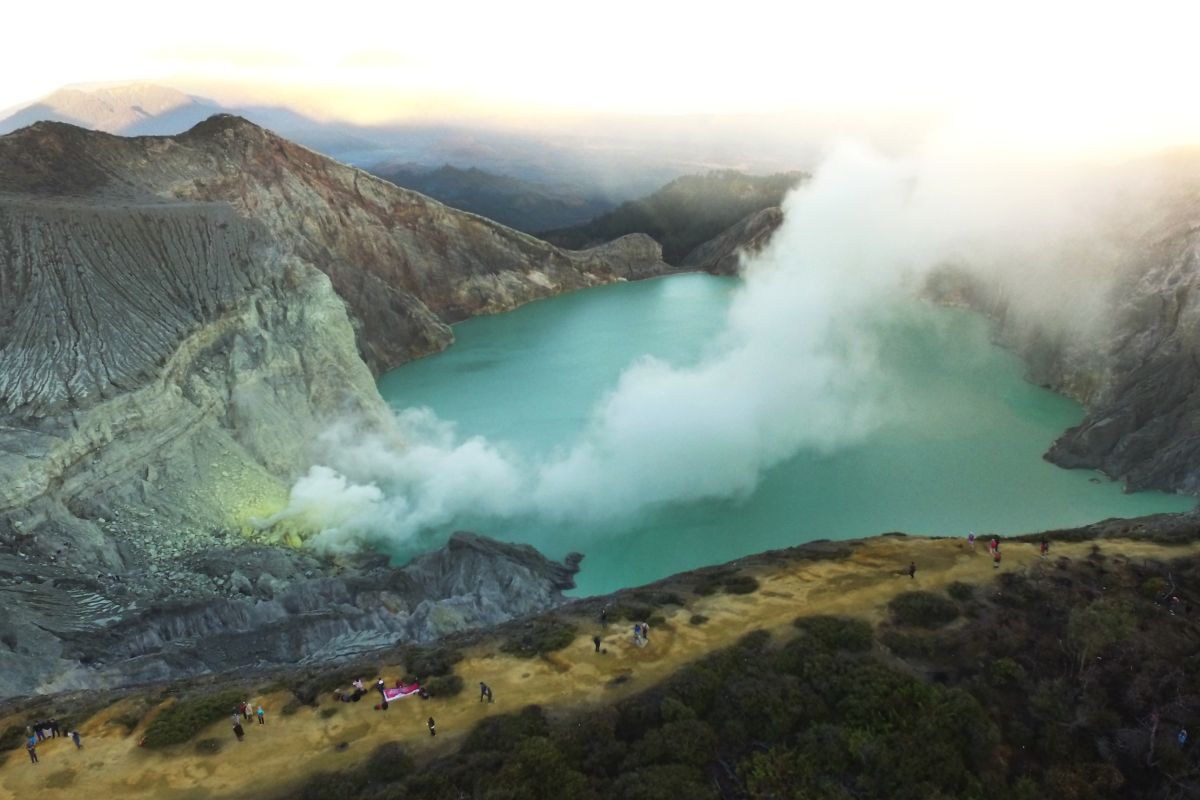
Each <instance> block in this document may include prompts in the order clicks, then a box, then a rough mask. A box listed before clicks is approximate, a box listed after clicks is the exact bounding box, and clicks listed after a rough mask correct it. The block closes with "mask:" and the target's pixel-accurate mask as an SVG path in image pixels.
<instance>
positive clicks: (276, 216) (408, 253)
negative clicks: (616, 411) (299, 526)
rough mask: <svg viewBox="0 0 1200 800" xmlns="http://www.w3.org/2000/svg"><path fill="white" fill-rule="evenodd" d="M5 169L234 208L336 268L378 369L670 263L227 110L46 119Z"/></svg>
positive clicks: (8, 155)
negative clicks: (500, 216) (321, 148)
mask: <svg viewBox="0 0 1200 800" xmlns="http://www.w3.org/2000/svg"><path fill="white" fill-rule="evenodd" d="M0 165H3V166H2V167H0V170H3V171H2V172H0V174H2V175H3V176H4V180H2V181H0V188H6V189H8V190H13V189H16V190H19V191H23V192H28V193H39V194H42V193H49V194H57V195H61V194H64V193H71V194H79V193H83V194H87V195H89V196H103V197H105V198H108V200H109V202H113V201H115V200H116V199H117V198H141V197H145V196H151V197H154V198H157V199H168V200H183V201H190V202H197V201H198V202H217V203H227V204H229V205H230V206H232V207H233V208H234V209H235V210H236V211H237V213H238V214H239V215H241V216H245V217H249V218H252V219H253V220H254V221H255V222H257V223H259V224H260V225H262V226H263V228H264V229H265V230H266V232H267V234H268V236H269V237H270V238H271V240H272V241H273V242H274V243H275V245H276V246H278V247H280V248H282V249H285V250H286V251H288V252H289V253H290V254H292V255H294V256H296V257H297V258H299V259H300V260H302V261H304V262H305V263H308V264H311V265H312V266H314V267H316V268H318V269H320V270H321V271H322V272H324V273H325V274H327V275H328V276H329V278H330V280H331V281H332V283H333V288H334V290H335V291H336V292H337V294H338V295H339V296H340V297H341V298H342V299H343V300H345V301H346V304H347V306H348V308H349V310H350V316H351V319H352V320H353V321H354V323H355V327H356V329H357V330H358V333H359V346H360V350H361V352H362V354H363V357H364V359H365V360H366V361H367V363H368V365H369V366H371V368H372V369H373V370H375V371H376V372H379V371H382V370H384V369H387V368H389V367H393V366H396V365H397V364H400V363H403V362H405V361H408V360H410V359H412V358H415V357H417V356H421V355H426V354H428V353H431V352H436V351H437V350H440V349H442V348H444V347H446V346H447V345H448V344H449V343H450V342H451V341H452V340H453V336H452V334H451V332H450V329H449V327H448V325H449V323H453V322H456V321H459V320H462V319H466V318H468V317H471V316H475V315H478V314H487V313H496V312H499V311H506V310H509V309H512V308H515V307H516V306H518V305H521V304H522V303H525V302H528V301H530V300H534V299H537V298H540V297H548V296H551V295H553V294H557V293H560V292H563V291H569V290H572V289H578V288H583V287H586V286H591V285H596V284H601V283H608V282H611V281H615V280H622V279H638V278H645V277H650V276H652V275H659V274H663V273H665V272H668V271H670V270H671V268H670V267H669V266H668V265H667V264H665V263H663V261H662V258H661V255H662V254H661V248H660V247H659V246H658V244H657V243H655V242H654V240H652V239H650V238H649V237H648V236H643V235H633V236H627V237H624V238H622V239H619V240H617V241H615V242H611V243H609V244H606V245H603V246H601V247H597V248H593V249H591V250H585V251H580V252H571V251H565V250H561V249H559V248H557V247H553V246H552V245H549V244H547V243H545V242H543V241H541V240H539V239H535V238H533V237H532V236H528V235H526V234H523V233H519V232H517V231H514V230H512V229H510V228H506V227H504V226H503V225H500V224H498V223H495V222H492V221H490V220H486V219H484V218H482V217H477V216H475V215H473V214H468V213H465V212H461V211H456V210H454V209H451V208H448V207H446V206H444V205H442V204H441V203H438V202H436V201H434V200H431V199H429V198H427V197H425V196H423V195H420V194H417V193H416V192H412V191H409V190H406V189H401V188H398V187H396V186H394V185H392V184H390V183H388V182H387V181H384V180H382V179H380V178H376V177H374V176H372V175H370V174H368V173H366V172H363V171H362V170H358V169H354V168H352V167H348V166H345V165H343V164H339V163H337V162H335V161H332V160H331V159H329V158H326V157H325V156H322V155H320V154H318V153H314V152H313V151H311V150H308V149H306V148H304V147H301V146H299V145H296V144H293V143H291V142H289V141H287V140H285V139H281V138H280V137H278V136H275V135H274V134H272V133H270V132H269V131H266V130H264V129H262V128H259V127H258V126H256V125H253V124H251V123H249V122H247V121H246V120H244V119H241V118H240V117H234V116H229V115H218V116H215V117H212V118H211V119H209V120H207V121H205V122H203V123H201V124H199V125H197V126H196V127H194V128H192V129H191V130H190V131H188V132H187V133H184V134H181V135H179V136H174V137H142V138H137V139H123V138H120V137H116V136H108V135H106V134H100V133H95V132H90V131H83V130H81V129H79V128H74V127H72V126H69V125H63V124H59V123H39V124H38V125H34V126H31V127H29V128H26V129H23V130H21V131H17V132H15V133H13V134H11V135H10V136H7V137H2V138H0ZM6 184H7V186H5V185H6Z"/></svg>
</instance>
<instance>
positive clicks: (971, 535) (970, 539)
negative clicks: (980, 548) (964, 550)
mask: <svg viewBox="0 0 1200 800" xmlns="http://www.w3.org/2000/svg"><path fill="white" fill-rule="evenodd" d="M967 547H969V548H971V552H972V553H974V552H975V531H970V532H968V533H967Z"/></svg>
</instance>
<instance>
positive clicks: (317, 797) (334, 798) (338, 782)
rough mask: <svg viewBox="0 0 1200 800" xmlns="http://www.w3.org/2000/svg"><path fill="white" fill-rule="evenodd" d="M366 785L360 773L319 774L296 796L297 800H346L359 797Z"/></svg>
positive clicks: (308, 781)
mask: <svg viewBox="0 0 1200 800" xmlns="http://www.w3.org/2000/svg"><path fill="white" fill-rule="evenodd" d="M365 783H366V779H365V776H364V775H363V774H362V773H361V772H359V771H353V772H352V771H346V772H318V773H317V774H316V775H313V776H312V777H311V778H309V779H308V780H307V781H305V782H304V786H302V787H301V789H300V794H299V795H296V797H297V800H346V799H347V798H351V797H357V796H358V794H359V792H361V791H362V789H363V786H364V784H365Z"/></svg>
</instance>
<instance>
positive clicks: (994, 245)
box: [267, 146, 1117, 550]
mask: <svg viewBox="0 0 1200 800" xmlns="http://www.w3.org/2000/svg"><path fill="white" fill-rule="evenodd" d="M930 152H931V153H934V152H935V153H936V157H934V156H933V155H929V156H927V157H924V158H916V159H912V160H895V159H887V158H884V157H881V156H879V155H876V154H874V153H871V152H869V151H866V150H864V149H861V148H857V147H852V146H851V147H843V148H841V149H839V150H837V151H836V152H834V153H833V154H832V155H831V156H830V157H829V158H828V159H827V160H826V161H825V162H824V163H823V164H822V165H821V166H820V168H819V169H817V170H816V172H815V174H814V176H813V178H812V179H811V180H810V181H808V182H807V183H806V184H804V185H803V186H802V187H800V188H799V189H797V190H795V191H794V192H793V193H792V194H791V195H790V196H789V197H788V198H787V200H786V202H785V207H784V212H785V217H784V223H783V225H782V227H781V228H780V229H779V230H778V231H777V232H776V233H775V235H774V237H773V239H772V241H771V243H770V245H769V246H768V247H767V248H766V249H765V250H764V251H763V252H762V253H761V254H760V255H759V256H758V257H756V258H754V259H753V260H751V261H750V262H749V263H747V264H745V265H744V275H745V281H744V284H743V286H742V287H741V288H740V290H739V291H738V292H737V294H736V296H735V298H734V301H733V303H732V306H731V308H730V310H729V313H728V318H727V320H726V322H725V327H724V332H723V333H722V335H721V336H720V337H719V339H718V341H716V342H714V344H713V346H712V348H711V350H710V352H709V354H708V356H707V357H706V358H704V359H702V360H701V362H700V363H699V364H697V365H695V366H689V367H677V366H673V365H671V364H668V363H664V362H662V361H659V360H655V359H652V358H645V359H643V360H640V361H638V362H636V363H634V364H631V365H630V366H629V367H628V368H627V369H626V370H625V372H624V373H623V374H622V376H621V378H620V380H619V382H618V384H617V386H616V388H615V389H614V390H613V391H612V392H611V393H610V394H609V395H607V396H606V397H602V398H599V399H598V401H597V402H596V404H595V406H594V408H593V409H592V411H591V413H590V418H589V423H588V425H587V428H586V430H585V432H584V433H583V434H582V436H581V437H580V438H579V439H578V440H577V441H576V442H574V443H572V444H571V445H570V446H568V447H567V448H565V449H564V450H563V451H562V452H559V453H556V454H554V455H552V456H550V457H548V458H546V459H545V460H543V461H541V462H538V463H531V462H528V461H523V460H522V459H521V458H519V457H516V456H514V455H513V454H512V453H510V452H507V451H506V449H505V448H504V447H503V445H500V444H496V443H490V442H487V441H484V440H482V439H479V438H472V439H466V440H460V439H459V438H458V437H456V435H455V432H454V429H453V425H452V424H450V423H446V422H442V421H439V420H437V419H436V418H435V417H434V416H433V415H432V413H431V412H429V411H427V410H409V411H405V412H403V413H401V414H399V415H398V416H397V419H396V430H395V431H393V432H391V433H390V435H388V436H386V437H384V436H380V435H374V436H368V437H363V436H360V435H357V434H350V433H348V432H347V430H343V429H335V430H333V431H331V432H330V433H329V434H328V436H327V437H326V439H325V442H324V445H325V448H323V449H324V450H325V452H326V453H327V454H328V455H327V458H326V459H325V460H324V461H323V463H322V464H321V465H319V466H314V467H313V468H312V470H311V471H310V472H309V474H308V475H306V476H304V477H303V478H302V479H301V480H300V481H299V482H297V484H296V485H295V487H294V488H293V490H292V497H291V502H290V504H289V506H288V508H287V509H286V510H285V511H283V512H281V513H280V514H278V515H276V516H275V517H273V518H272V519H271V520H268V521H267V522H268V523H271V522H276V521H279V520H282V519H289V518H295V519H300V520H304V521H305V522H306V523H307V524H309V525H311V526H313V527H316V528H319V529H320V531H321V533H320V534H319V535H318V536H317V537H316V539H315V543H316V545H317V546H318V547H323V548H327V549H332V550H339V549H345V548H352V547H355V546H357V545H358V544H359V543H362V542H370V541H372V540H381V539H389V538H390V539H403V538H407V537H410V536H412V535H414V534H415V533H417V532H419V531H422V530H425V529H430V528H434V527H438V526H446V525H449V524H452V523H453V522H454V520H455V519H457V518H460V517H462V516H464V515H470V516H472V517H479V516H486V517H512V516H514V515H521V514H537V515H540V516H543V517H549V518H553V519H560V520H566V521H569V520H571V519H577V518H583V519H593V518H596V517H603V516H606V515H618V514H633V513H636V512H637V511H638V510H639V509H643V508H645V507H646V506H648V505H656V504H669V503H686V502H689V501H693V500H697V499H700V498H714V497H740V496H745V495H748V494H749V493H751V492H752V491H753V490H754V488H755V486H756V485H757V483H758V481H759V479H760V477H761V476H762V474H763V472H764V470H766V469H768V468H770V467H771V466H772V465H775V464H777V463H779V462H780V461H782V460H784V459H787V458H789V457H790V456H792V455H794V454H795V453H797V452H798V451H799V450H800V449H801V448H814V449H821V450H826V451H828V450H833V449H836V448H838V447H841V446H844V445H846V444H847V443H851V442H855V441H858V440H860V439H862V438H863V437H865V436H867V435H868V434H869V433H870V432H871V431H872V430H873V429H874V427H875V426H877V425H879V424H882V423H883V422H885V421H886V420H887V419H888V417H889V414H890V413H892V412H891V410H890V409H889V407H888V402H887V390H886V385H887V384H886V380H885V381H881V380H880V379H879V378H880V376H881V375H886V365H883V364H880V363H879V359H878V358H877V355H876V350H877V347H876V345H877V343H878V332H877V331H878V327H879V323H880V321H881V320H886V318H887V315H888V314H889V313H891V311H892V309H894V308H895V307H896V302H895V301H896V300H897V299H899V298H903V297H909V296H912V295H915V294H917V293H919V291H920V289H921V287H922V284H923V281H924V279H925V277H926V276H927V275H928V273H929V272H930V270H932V269H934V268H939V267H944V266H946V265H954V266H956V267H958V268H962V269H966V270H969V271H971V272H972V274H974V275H975V276H976V277H977V278H978V279H979V280H980V281H982V282H984V283H985V284H987V285H988V286H990V287H992V288H994V289H995V290H996V291H997V293H998V294H999V295H1002V296H1003V297H1004V298H1005V299H1006V300H1007V301H1008V302H1009V303H1010V304H1011V306H1012V309H1013V311H1014V313H1017V312H1019V313H1026V314H1029V315H1031V316H1032V317H1037V318H1041V319H1047V320H1049V319H1058V320H1062V319H1067V318H1070V319H1069V320H1068V321H1069V322H1070V324H1072V325H1084V324H1092V323H1093V322H1094V320H1095V319H1096V318H1097V316H1098V315H1097V313H1096V309H1098V308H1101V307H1102V303H1103V302H1104V298H1105V294H1106V291H1107V287H1108V280H1109V279H1110V278H1111V275H1112V273H1113V269H1114V265H1115V264H1116V253H1117V251H1116V249H1114V248H1113V247H1111V246H1110V245H1109V244H1108V243H1107V241H1106V240H1105V237H1103V236H1100V235H1099V234H1100V232H1101V229H1099V228H1098V227H1097V223H1096V222H1095V220H1097V219H1098V218H1099V216H1098V214H1097V213H1096V209H1095V208H1092V207H1088V206H1089V205H1095V204H1094V203H1091V204H1089V203H1085V202H1084V201H1083V199H1082V198H1083V197H1085V196H1086V195H1084V194H1081V191H1080V186H1081V183H1080V182H1079V181H1078V180H1076V178H1075V177H1073V176H1072V175H1069V174H1066V173H1065V172H1062V171H1059V170H1050V169H1046V168H1044V166H1043V167H1037V168H1035V166H1036V165H1031V164H1029V163H1020V164H1017V163H1014V162H1007V161H1006V162H1003V163H1002V162H1001V161H1000V160H999V159H996V158H992V157H989V156H985V157H981V156H980V155H979V153H978V151H976V150H957V149H955V148H953V147H945V146H942V147H939V148H935V149H934V150H931V151H930ZM1018 167H1019V168H1018ZM1084 286H1087V287H1090V289H1088V290H1087V291H1084V290H1083V289H1082V288H1081V287H1084Z"/></svg>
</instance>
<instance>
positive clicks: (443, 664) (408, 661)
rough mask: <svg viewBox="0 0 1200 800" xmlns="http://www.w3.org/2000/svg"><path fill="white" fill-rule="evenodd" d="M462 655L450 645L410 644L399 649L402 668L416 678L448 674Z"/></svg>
mask: <svg viewBox="0 0 1200 800" xmlns="http://www.w3.org/2000/svg"><path fill="white" fill-rule="evenodd" d="M462 657H463V656H462V653H461V652H459V651H458V650H455V649H454V648H452V647H437V646H430V645H410V646H408V647H405V648H403V649H402V650H401V651H400V660H401V661H402V662H403V663H404V668H405V669H406V670H407V671H408V672H409V673H410V674H411V675H412V676H413V677H414V678H416V679H417V680H424V679H426V678H432V677H435V676H438V675H449V674H450V673H451V672H453V671H454V665H455V664H457V663H458V662H459V661H462Z"/></svg>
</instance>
